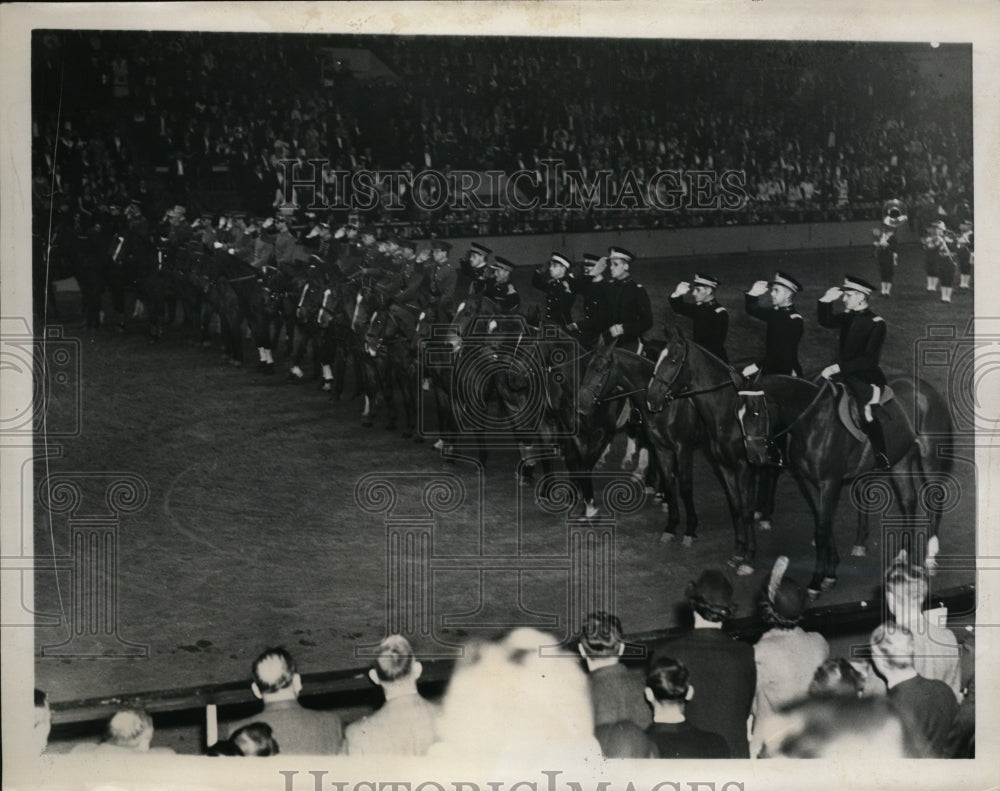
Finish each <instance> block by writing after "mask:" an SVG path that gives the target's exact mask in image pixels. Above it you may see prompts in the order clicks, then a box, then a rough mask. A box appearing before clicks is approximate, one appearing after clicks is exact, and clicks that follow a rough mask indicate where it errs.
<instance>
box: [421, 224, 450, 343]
mask: <svg viewBox="0 0 1000 791" xmlns="http://www.w3.org/2000/svg"><path fill="white" fill-rule="evenodd" d="M450 252H451V243H450V242H447V241H445V240H444V239H435V240H434V241H433V242H431V261H430V263H429V264H428V265H427V277H426V278H425V279H424V285H425V286H426V287H427V299H425V303H426V305H427V315H428V317H429V318H430V321H431V323H432V324H433V323H438V324H443V323H445V322H450V321H451V320H452V318H453V317H454V315H455V289H456V287H457V286H458V271H457V270H456V269H455V267H453V266H452V265H451V262H450V261H449V260H448V254H449V253H450Z"/></svg>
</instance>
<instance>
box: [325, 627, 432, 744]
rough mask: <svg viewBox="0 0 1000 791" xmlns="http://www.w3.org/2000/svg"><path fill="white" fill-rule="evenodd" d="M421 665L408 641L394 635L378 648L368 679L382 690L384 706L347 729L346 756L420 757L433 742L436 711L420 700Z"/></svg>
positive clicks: (345, 736)
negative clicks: (418, 686) (418, 682)
mask: <svg viewBox="0 0 1000 791" xmlns="http://www.w3.org/2000/svg"><path fill="white" fill-rule="evenodd" d="M422 672H423V665H421V663H420V662H419V661H418V660H417V659H416V658H415V657H414V655H413V647H412V646H411V645H410V641H409V640H407V639H406V638H405V637H403V636H402V635H398V634H394V635H390V636H389V637H387V638H385V639H384V640H383V641H382V643H381V644H380V645H379V652H378V657H377V658H376V660H375V662H374V664H373V666H372V669H371V670H369V671H368V677H369V678H370V679H371V680H372V683H373V684H375V686H377V687H381V688H382V693H383V694H384V695H385V704H384V705H383V706H382V708H380V709H379V710H378V711H376V712H375V713H374V714H371V715H369V716H367V717H365V718H363V719H361V720H358V721H357V722H353V723H351V724H350V725H348V726H347V730H346V732H345V734H344V748H345V749H344V752H345V753H346V754H348V755H423V754H424V753H426V752H427V748H428V747H430V746H431V745H432V744H433V743H434V742H435V741H437V722H438V717H439V716H440V709H439V708H438V707H437V706H435V705H434V704H433V703H431V702H430V701H428V700H425V699H424V698H423V697H421V695H420V693H419V692H418V691H417V680H418V679H419V678H420V674H421V673H422Z"/></svg>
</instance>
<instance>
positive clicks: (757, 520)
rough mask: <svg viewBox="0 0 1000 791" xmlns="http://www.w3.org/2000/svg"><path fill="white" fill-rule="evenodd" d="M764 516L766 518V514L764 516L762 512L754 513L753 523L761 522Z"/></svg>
mask: <svg viewBox="0 0 1000 791" xmlns="http://www.w3.org/2000/svg"><path fill="white" fill-rule="evenodd" d="M763 516H764V514H762V513H761V512H760V511H754V512H753V521H755V522H759V521H760V520H761V517H763Z"/></svg>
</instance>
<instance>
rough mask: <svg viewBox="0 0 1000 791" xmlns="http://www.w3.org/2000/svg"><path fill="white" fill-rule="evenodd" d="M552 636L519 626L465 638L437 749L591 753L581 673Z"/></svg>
mask: <svg viewBox="0 0 1000 791" xmlns="http://www.w3.org/2000/svg"><path fill="white" fill-rule="evenodd" d="M558 643H559V640H558V638H557V637H555V636H553V635H550V634H545V633H544V632H539V631H537V630H535V629H525V628H522V629H515V630H514V631H512V632H511V633H510V634H508V635H507V636H506V637H504V638H502V639H499V640H496V641H491V642H478V641H477V642H471V643H469V644H467V645H466V646H465V653H464V654H463V656H462V658H461V659H460V660H459V661H458V662H457V663H456V665H455V669H454V671H453V672H452V676H451V681H450V682H449V684H448V691H447V693H446V694H445V698H444V701H443V706H442V713H441V719H440V721H439V727H438V735H439V741H440V742H442V743H443V744H442V747H443V748H444V751H443V754H454V755H460V756H468V757H476V758H483V757H497V756H500V755H509V756H522V757H523V756H524V755H533V756H538V755H539V754H540V753H542V754H549V753H556V752H558V753H559V754H560V755H561V756H564V757H565V756H566V755H567V754H568V755H569V756H570V757H576V758H586V757H590V756H592V755H595V754H596V753H597V748H598V745H597V743H596V740H595V739H594V715H593V707H592V705H591V702H590V691H589V687H588V682H587V676H586V674H585V673H584V672H583V670H582V669H581V668H580V665H579V660H578V658H576V657H574V656H573V655H571V654H569V653H567V652H566V651H563V650H561V649H557V648H556V646H557V645H558ZM543 649H544V650H543Z"/></svg>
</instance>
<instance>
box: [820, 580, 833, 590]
mask: <svg viewBox="0 0 1000 791" xmlns="http://www.w3.org/2000/svg"><path fill="white" fill-rule="evenodd" d="M836 584H837V578H836V577H823V581H822V582H821V583H820V584H819V587H820V590H822V591H828V590H833V586H834V585H836Z"/></svg>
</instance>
